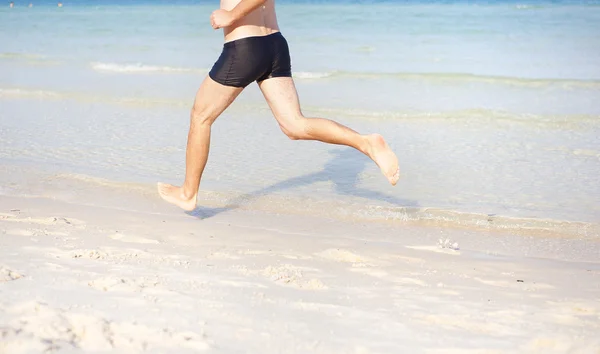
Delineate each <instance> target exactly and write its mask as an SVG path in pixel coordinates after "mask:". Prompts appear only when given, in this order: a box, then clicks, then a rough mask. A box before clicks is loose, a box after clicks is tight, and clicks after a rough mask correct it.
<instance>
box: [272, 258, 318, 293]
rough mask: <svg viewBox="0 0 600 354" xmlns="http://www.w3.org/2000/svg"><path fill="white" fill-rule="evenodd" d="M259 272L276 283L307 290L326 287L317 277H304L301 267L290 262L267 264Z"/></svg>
mask: <svg viewBox="0 0 600 354" xmlns="http://www.w3.org/2000/svg"><path fill="white" fill-rule="evenodd" d="M261 273H262V275H264V276H266V277H268V278H270V279H271V280H273V281H274V282H275V283H277V284H282V285H289V286H293V287H296V288H301V289H307V290H317V289H325V288H327V287H326V286H325V285H324V284H323V283H322V282H321V281H320V280H319V279H314V278H313V279H305V278H304V274H303V272H302V268H298V267H295V266H293V265H290V264H284V265H281V266H277V267H273V266H268V267H266V268H265V269H264V270H263V271H262V272H261Z"/></svg>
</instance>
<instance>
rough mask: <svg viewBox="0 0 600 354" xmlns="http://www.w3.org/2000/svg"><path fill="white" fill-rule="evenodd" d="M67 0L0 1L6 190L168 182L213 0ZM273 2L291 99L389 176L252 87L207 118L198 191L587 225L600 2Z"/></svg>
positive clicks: (213, 37)
mask: <svg viewBox="0 0 600 354" xmlns="http://www.w3.org/2000/svg"><path fill="white" fill-rule="evenodd" d="M63 3H64V7H62V8H58V7H56V3H55V2H48V1H45V2H36V1H34V2H33V7H32V8H29V7H27V5H28V4H29V2H26V1H15V7H14V8H12V9H11V8H9V7H8V6H3V7H1V8H0V165H1V166H3V169H2V170H0V171H2V172H1V175H0V179H1V180H2V181H3V184H2V186H3V187H0V188H1V189H0V193H10V194H27V193H32V192H31V191H32V190H33V189H35V188H34V187H32V186H34V185H35V184H36V183H37V182H36V180H37V179H36V178H35V177H33V176H38V175H37V174H36V173H40V174H43V175H45V174H51V175H56V174H60V176H63V177H64V176H70V177H69V178H71V179H70V180H69V181H72V180H74V179H77V180H82V178H83V179H85V180H86V181H90V180H95V178H101V179H103V180H107V181H114V182H115V183H125V182H126V183H134V184H136V185H139V186H144V188H149V189H150V188H151V187H152V185H153V183H154V182H155V181H159V180H160V181H169V182H172V183H180V181H181V179H182V176H183V171H184V149H185V139H186V135H187V124H188V115H189V108H190V106H191V103H192V100H193V97H194V95H195V91H196V89H197V87H198V85H199V84H200V82H201V80H202V79H203V78H204V76H205V75H206V73H207V71H208V70H209V69H210V67H211V65H212V63H213V62H214V61H215V60H216V58H217V56H218V54H219V52H220V50H221V45H222V40H223V38H222V33H221V32H220V31H214V30H213V29H212V28H211V27H210V26H209V22H208V17H209V15H210V13H211V12H212V11H213V10H214V9H215V8H216V6H218V2H213V3H211V2H206V1H204V2H191V1H178V2H158V1H136V2H126V3H125V2H118V1H110V2H108V1H107V2H104V1H93V2H92V1H74V2H68V1H66V2H63ZM277 9H278V18H279V24H280V27H281V30H282V33H283V34H284V35H285V36H286V38H287V40H288V42H289V45H290V49H291V51H292V61H293V63H292V65H293V71H294V75H295V80H296V83H297V86H298V90H299V94H300V99H301V102H302V104H303V109H304V111H305V113H306V114H307V115H311V116H323V117H327V118H332V119H335V120H337V121H340V122H342V123H344V124H347V125H349V126H351V127H352V128H354V129H356V130H359V131H361V132H365V133H366V132H380V133H382V134H383V135H384V136H385V137H386V139H387V140H388V141H389V143H390V145H391V146H392V147H393V148H394V150H395V151H396V153H397V154H398V157H399V159H400V163H401V170H402V173H403V177H402V180H401V181H400V183H399V184H398V185H397V186H396V187H395V188H391V187H389V186H388V185H386V184H385V180H384V179H383V177H382V176H381V175H380V174H379V171H378V169H377V168H376V167H375V166H374V164H372V163H371V162H370V161H368V160H367V159H366V158H364V157H363V156H361V155H360V154H358V153H356V152H355V151H353V150H351V149H346V148H341V147H337V146H327V145H324V144H320V143H316V142H292V141H289V140H287V138H285V137H284V136H283V134H282V133H281V132H280V131H279V129H278V127H277V125H276V124H275V121H274V120H273V119H272V117H271V116H270V112H269V110H268V108H267V107H266V105H265V103H264V101H263V99H262V96H261V95H260V93H259V91H258V89H257V87H256V86H255V85H252V86H250V87H249V88H248V89H247V90H246V91H245V92H244V93H243V94H242V95H241V96H240V98H239V99H238V101H237V102H236V103H235V104H234V105H233V106H232V107H231V108H230V109H229V110H228V111H227V112H226V113H225V114H224V115H223V117H221V118H220V119H219V120H218V121H217V123H216V124H215V126H214V138H213V148H212V150H211V157H210V160H209V164H208V167H207V171H206V173H205V177H204V179H203V182H202V189H203V191H205V192H207V193H212V194H211V195H217V196H218V198H217V199H220V200H223V201H224V203H227V202H228V201H229V202H231V201H232V200H233V201H236V202H237V203H239V202H241V201H243V202H245V203H246V205H247V208H249V209H252V208H254V207H256V208H259V207H260V208H265V205H267V206H268V207H269V208H271V209H276V210H279V211H286V210H288V211H290V212H291V211H292V209H294V210H295V209H297V207H298V203H297V202H298V201H299V200H300V201H303V203H305V204H303V205H304V208H303V212H310V210H312V211H313V212H314V213H317V214H323V213H325V214H327V213H328V212H330V213H332V215H333V214H335V213H337V214H336V215H346V214H348V215H354V216H360V217H362V218H367V219H368V218H383V219H385V218H387V219H398V220H404V219H406V218H411V217H414V218H417V219H418V218H421V217H426V216H425V215H426V214H427V212H426V210H431V208H435V209H440V210H443V211H444V212H446V211H447V212H451V213H457V214H456V215H460V218H463V217H466V218H468V217H469V216H468V215H472V214H473V213H476V214H481V215H496V216H502V217H512V218H518V219H519V220H541V219H544V220H545V219H552V220H555V221H556V220H566V221H584V222H593V223H597V222H599V221H600V178H599V177H598V176H600V138H599V136H600V104H599V103H598V102H600V64H599V63H600V2H597V1H587V2H586V1H578V2H572V1H504V2H501V1H488V2H482V1H475V2H450V1H444V2H441V1H401V2H399V1H384V2H378V1H372V2H357V1H301V2H292V1H287V2H281V3H279V2H278V4H277ZM25 168H26V169H27V171H33V170H35V171H36V173H32V172H27V173H25V172H22V171H24V170H20V169H25ZM17 171H21V172H17ZM74 176H77V178H74ZM81 176H85V178H84V177H81ZM64 178H67V177H64ZM69 183H71V182H68V183H67V182H65V183H64V184H61V186H63V187H56V186H55V188H57V190H60V188H63V189H68V188H69V187H65V185H67V186H71V185H70V184H69ZM32 188H33V189H32ZM45 193H49V192H48V190H47V189H45ZM57 193H58V192H57ZM61 193H62V192H61ZM82 193H85V192H82ZM59 194H60V193H59ZM292 204H293V205H292ZM427 215H430V214H427ZM439 215H442V214H439ZM444 215H446V214H444ZM452 215H455V214H452ZM465 215H466V216H465ZM473 215H474V214H473ZM440 217H442V216H440ZM444 217H447V216H444ZM515 220H516V219H515ZM515 222H516V221H515ZM521 222H526V221H521ZM527 222H529V221H527Z"/></svg>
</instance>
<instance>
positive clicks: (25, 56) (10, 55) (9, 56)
mask: <svg viewBox="0 0 600 354" xmlns="http://www.w3.org/2000/svg"><path fill="white" fill-rule="evenodd" d="M44 58H46V57H45V56H43V55H40V54H33V53H14V52H3V53H0V59H29V60H31V59H44Z"/></svg>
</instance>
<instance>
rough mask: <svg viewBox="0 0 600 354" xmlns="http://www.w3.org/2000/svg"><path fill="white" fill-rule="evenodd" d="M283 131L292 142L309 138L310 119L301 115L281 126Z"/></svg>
mask: <svg viewBox="0 0 600 354" xmlns="http://www.w3.org/2000/svg"><path fill="white" fill-rule="evenodd" d="M279 127H280V128H281V131H283V133H284V134H285V135H287V137H288V138H290V139H291V140H302V139H306V138H307V137H308V119H306V118H305V117H303V116H302V115H299V116H297V117H295V118H293V119H290V120H287V121H286V122H285V123H284V124H280V125H279Z"/></svg>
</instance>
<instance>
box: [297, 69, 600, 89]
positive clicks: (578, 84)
mask: <svg viewBox="0 0 600 354" xmlns="http://www.w3.org/2000/svg"><path fill="white" fill-rule="evenodd" d="M294 77H297V78H300V79H368V80H381V79H386V80H402V81H421V82H425V81H430V82H431V81H433V82H437V83H444V82H447V83H452V84H460V83H487V84H492V85H494V84H496V85H505V86H525V87H535V88H541V87H550V86H560V87H563V88H589V89H600V80H593V79H592V80H579V79H552V78H539V79H537V78H522V77H510V76H492V75H477V74H467V73H407V72H388V73H386V72H358V71H330V72H298V73H294Z"/></svg>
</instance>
